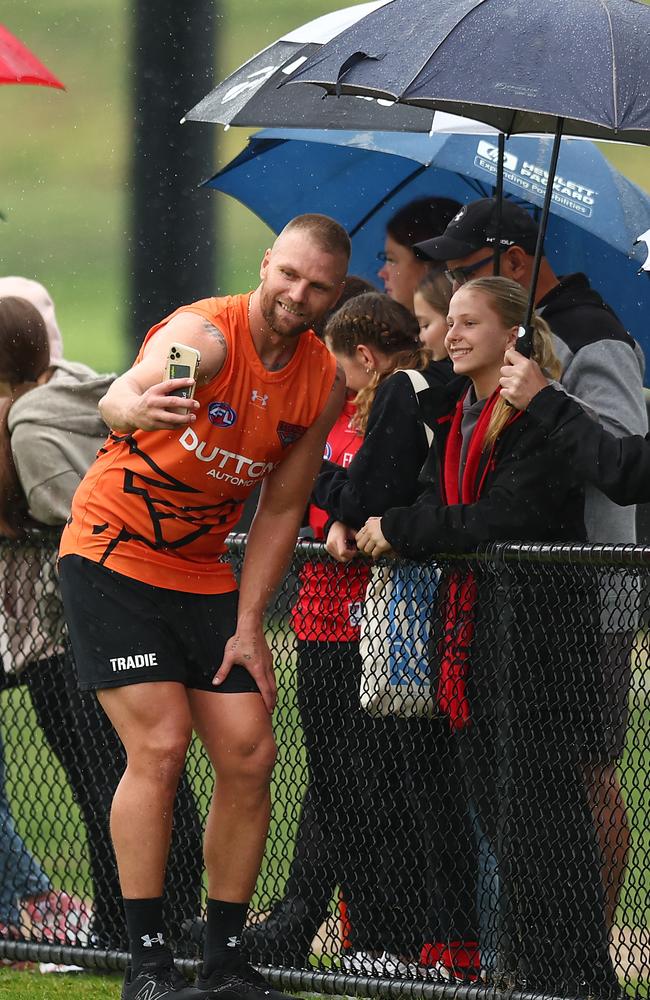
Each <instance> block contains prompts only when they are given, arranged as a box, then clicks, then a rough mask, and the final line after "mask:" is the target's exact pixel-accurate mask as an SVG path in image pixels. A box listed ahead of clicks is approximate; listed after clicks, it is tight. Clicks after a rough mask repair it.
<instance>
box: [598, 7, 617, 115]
mask: <svg viewBox="0 0 650 1000" xmlns="http://www.w3.org/2000/svg"><path fill="white" fill-rule="evenodd" d="M599 3H600V6H601V7H602V8H603V10H604V11H605V16H606V18H607V23H608V24H609V50H610V52H611V56H612V100H613V102H614V129H615V130H618V101H617V92H618V88H617V86H616V51H615V49H614V29H613V26H612V18H611V16H610V13H609V7H608V6H607V3H606V2H605V0H599Z"/></svg>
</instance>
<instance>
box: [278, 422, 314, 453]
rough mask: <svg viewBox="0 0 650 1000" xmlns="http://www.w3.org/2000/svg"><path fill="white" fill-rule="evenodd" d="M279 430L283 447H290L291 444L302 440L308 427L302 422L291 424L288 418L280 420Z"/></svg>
mask: <svg viewBox="0 0 650 1000" xmlns="http://www.w3.org/2000/svg"><path fill="white" fill-rule="evenodd" d="M277 430H278V437H279V438H280V444H281V445H282V447H283V448H288V447H289V445H290V444H295V443H296V441H300V438H301V437H302V436H303V434H304V433H305V431H306V430H307V428H306V427H303V426H302V424H289V423H287V421H286V420H279V421H278V428H277Z"/></svg>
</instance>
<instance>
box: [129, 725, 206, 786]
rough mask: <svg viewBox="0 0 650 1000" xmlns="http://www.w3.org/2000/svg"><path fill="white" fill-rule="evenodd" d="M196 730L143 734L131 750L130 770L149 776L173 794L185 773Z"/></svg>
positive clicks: (167, 729)
mask: <svg viewBox="0 0 650 1000" xmlns="http://www.w3.org/2000/svg"><path fill="white" fill-rule="evenodd" d="M191 736H192V731H191V729H189V728H187V729H186V728H184V727H182V728H181V727H175V728H168V727H166V728H164V729H162V728H160V729H155V730H152V731H150V732H148V733H146V734H144V735H143V737H142V738H141V739H140V740H139V741H138V743H137V745H136V746H132V747H130V748H129V749H128V751H127V761H128V768H130V769H131V770H135V771H138V772H140V773H141V774H145V775H146V776H147V778H148V780H149V781H152V782H154V783H156V784H158V785H159V786H161V788H162V789H166V790H168V791H169V792H170V793H171V794H175V793H176V788H177V785H178V782H179V780H180V776H181V774H182V773H183V767H184V765H185V757H186V755H187V751H188V748H189V745H190V739H191Z"/></svg>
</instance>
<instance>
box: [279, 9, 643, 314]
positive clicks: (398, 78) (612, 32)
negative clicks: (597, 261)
mask: <svg viewBox="0 0 650 1000" xmlns="http://www.w3.org/2000/svg"><path fill="white" fill-rule="evenodd" d="M649 52H650V8H648V7H647V6H646V5H645V4H644V3H640V2H637V0H598V2H597V3H594V2H593V0H546V2H545V3H539V0H436V3H435V4H433V3H432V2H431V0H389V2H388V3H386V4H383V5H382V6H381V7H380V8H377V9H376V10H374V11H371V12H369V13H368V14H367V15H366V16H365V17H362V18H360V19H359V20H358V21H357V22H356V23H355V24H354V25H352V26H351V27H350V28H348V29H347V30H345V31H343V32H341V33H340V34H338V35H337V36H336V37H335V38H333V39H332V40H331V41H330V42H328V43H327V44H325V45H323V46H322V48H321V49H320V50H319V52H318V53H316V54H315V55H313V56H312V58H311V59H310V60H309V61H308V62H307V63H306V64H305V66H304V67H303V68H302V69H300V70H298V72H297V73H296V74H295V76H294V77H293V79H292V81H290V82H289V84H288V86H287V87H286V89H287V90H289V89H291V87H292V86H297V85H298V84H300V85H302V84H304V83H312V84H317V85H318V86H320V87H323V88H324V89H325V91H326V92H327V93H330V94H336V95H353V94H356V95H359V96H365V97H374V98H381V99H387V100H390V101H397V102H400V103H405V104H407V105H412V106H416V107H424V108H429V109H432V110H441V111H449V112H453V113H456V114H461V115H466V116H468V117H470V118H476V119H478V120H480V121H483V122H486V123H488V124H490V125H492V126H494V127H495V128H497V129H499V130H500V131H501V132H503V133H504V134H506V135H512V134H514V133H521V132H553V133H554V134H555V142H554V144H553V150H552V152H551V157H550V164H549V176H550V178H553V177H554V175H555V171H556V168H557V158H558V155H559V148H560V140H561V137H562V134H563V133H570V134H572V135H576V136H586V137H591V138H600V139H616V140H619V141H625V142H636V143H643V144H648V143H650V68H649V67H648V53H649ZM551 194H552V190H551V186H550V185H548V186H547V191H546V197H545V202H544V207H543V211H542V217H541V220H540V232H539V240H538V245H537V249H536V253H535V262H534V267H533V278H532V283H531V289H530V298H529V303H528V310H527V320H526V327H528V326H529V322H530V317H531V315H532V310H533V306H534V296H535V286H536V283H537V276H538V273H539V266H540V262H541V258H542V254H543V245H544V234H545V230H546V225H547V219H548V212H549V209H550V203H551Z"/></svg>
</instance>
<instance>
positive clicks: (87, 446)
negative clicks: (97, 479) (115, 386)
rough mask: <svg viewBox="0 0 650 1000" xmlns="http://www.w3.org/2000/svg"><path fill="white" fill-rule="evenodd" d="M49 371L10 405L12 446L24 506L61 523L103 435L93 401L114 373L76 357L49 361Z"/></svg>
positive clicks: (35, 515) (41, 518) (40, 517)
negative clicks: (51, 370) (40, 382)
mask: <svg viewBox="0 0 650 1000" xmlns="http://www.w3.org/2000/svg"><path fill="white" fill-rule="evenodd" d="M52 367H53V368H54V374H53V375H52V377H51V378H50V380H49V382H47V383H46V384H45V385H41V386H38V387H37V388H36V389H31V390H30V391H29V392H27V393H25V395H24V396H21V397H20V398H19V399H17V400H16V402H15V403H14V404H13V406H12V407H11V409H10V411H9V421H8V426H9V434H10V435H11V450H12V453H13V458H14V463H15V466H16V471H17V473H18V478H19V480H20V483H21V486H22V488H23V492H24V494H25V497H26V498H27V504H28V507H29V512H30V514H31V515H32V517H33V518H34V519H35V520H36V521H40V522H41V523H42V524H52V525H54V524H64V523H65V521H66V520H67V518H68V516H69V514H70V504H71V501H72V496H73V494H74V492H75V490H76V488H77V486H78V485H79V483H80V482H81V480H82V479H83V477H84V475H85V473H86V470H87V469H88V467H89V466H90V465H91V463H92V462H93V461H94V459H95V456H96V454H97V451H98V449H99V448H101V446H102V444H103V442H104V441H105V439H106V436H107V433H108V431H107V428H106V424H105V423H104V421H103V420H102V418H101V416H100V415H99V410H98V409H97V404H98V402H99V400H100V399H101V397H102V396H103V395H104V393H105V392H106V390H107V389H108V387H109V386H110V384H111V382H112V381H113V379H114V378H115V375H113V374H111V375H98V374H97V373H96V372H94V371H93V370H92V368H88V367H87V366H86V365H83V364H80V363H79V362H75V361H64V360H58V361H55V362H53V364H52Z"/></svg>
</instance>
